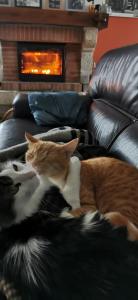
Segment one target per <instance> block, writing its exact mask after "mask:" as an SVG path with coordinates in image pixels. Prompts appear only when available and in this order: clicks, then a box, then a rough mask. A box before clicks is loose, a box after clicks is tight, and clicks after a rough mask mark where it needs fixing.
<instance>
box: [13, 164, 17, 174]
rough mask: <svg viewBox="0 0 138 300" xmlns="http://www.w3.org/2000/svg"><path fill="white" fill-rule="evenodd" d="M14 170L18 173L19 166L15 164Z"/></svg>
mask: <svg viewBox="0 0 138 300" xmlns="http://www.w3.org/2000/svg"><path fill="white" fill-rule="evenodd" d="M13 169H14V171H16V172H17V171H18V167H17V165H15V164H13Z"/></svg>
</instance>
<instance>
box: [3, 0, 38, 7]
mask: <svg viewBox="0 0 138 300" xmlns="http://www.w3.org/2000/svg"><path fill="white" fill-rule="evenodd" d="M0 1H1V0H0ZM15 6H18V7H36V8H40V7H41V6H42V4H41V0H15Z"/></svg>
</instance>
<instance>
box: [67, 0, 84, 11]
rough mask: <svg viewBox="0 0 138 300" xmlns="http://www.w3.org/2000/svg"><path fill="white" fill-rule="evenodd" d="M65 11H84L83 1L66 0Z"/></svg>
mask: <svg viewBox="0 0 138 300" xmlns="http://www.w3.org/2000/svg"><path fill="white" fill-rule="evenodd" d="M66 9H67V10H77V11H78V10H84V9H85V0H66Z"/></svg>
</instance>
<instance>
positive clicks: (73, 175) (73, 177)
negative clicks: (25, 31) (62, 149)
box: [62, 156, 81, 209]
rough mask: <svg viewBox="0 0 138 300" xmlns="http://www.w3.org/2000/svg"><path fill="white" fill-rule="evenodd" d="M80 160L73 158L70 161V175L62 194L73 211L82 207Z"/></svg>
mask: <svg viewBox="0 0 138 300" xmlns="http://www.w3.org/2000/svg"><path fill="white" fill-rule="evenodd" d="M80 168H81V163H80V160H79V159H78V158H77V157H76V156H73V157H72V158H71V159H70V167H69V174H68V177H67V180H66V184H65V185H64V187H63V189H62V194H63V196H64V198H65V199H66V201H67V202H68V204H70V205H71V207H72V209H76V208H79V207H80Z"/></svg>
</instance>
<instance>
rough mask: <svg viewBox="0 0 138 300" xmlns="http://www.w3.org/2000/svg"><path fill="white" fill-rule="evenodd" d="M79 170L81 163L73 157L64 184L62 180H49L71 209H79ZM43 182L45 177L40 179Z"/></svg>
mask: <svg viewBox="0 0 138 300" xmlns="http://www.w3.org/2000/svg"><path fill="white" fill-rule="evenodd" d="M80 168H81V163H80V160H79V159H78V157H76V156H73V157H72V158H71V159H70V165H69V173H68V176H67V179H66V182H65V181H63V180H57V179H56V180H53V178H49V180H50V181H51V182H52V183H53V184H54V185H56V186H58V188H59V189H60V191H61V193H62V195H63V197H64V198H65V200H66V201H67V203H68V204H70V205H71V207H72V209H76V208H79V207H80ZM40 178H41V179H40V180H42V181H43V182H45V181H46V180H47V179H48V178H47V176H45V175H42V176H41V177H40Z"/></svg>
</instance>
